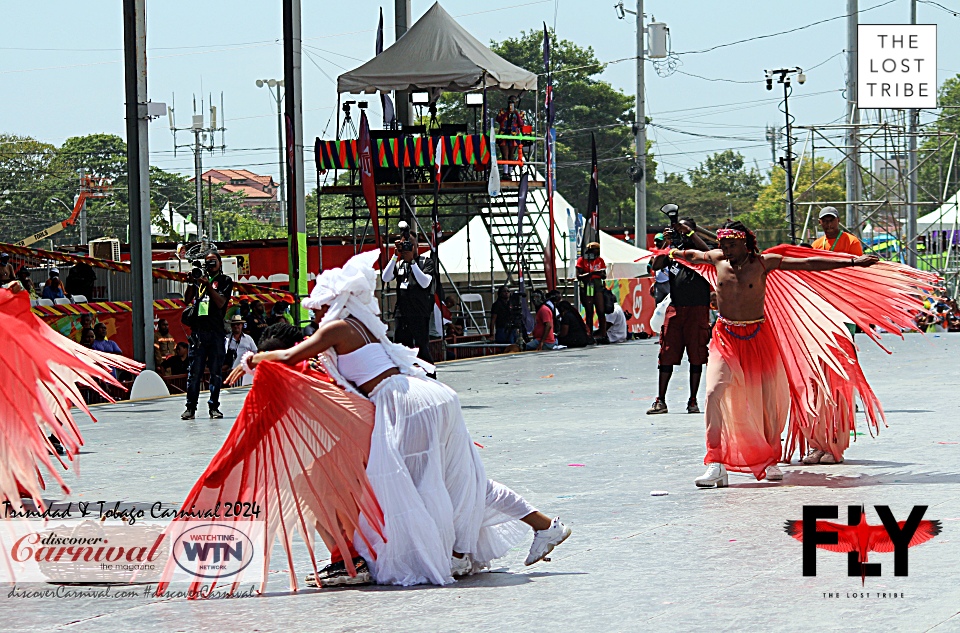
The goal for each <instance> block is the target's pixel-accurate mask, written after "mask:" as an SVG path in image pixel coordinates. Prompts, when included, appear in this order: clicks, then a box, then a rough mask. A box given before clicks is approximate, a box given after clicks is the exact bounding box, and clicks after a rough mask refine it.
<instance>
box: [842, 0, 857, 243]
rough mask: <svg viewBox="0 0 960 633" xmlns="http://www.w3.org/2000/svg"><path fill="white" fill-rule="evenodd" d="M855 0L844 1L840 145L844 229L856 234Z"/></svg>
mask: <svg viewBox="0 0 960 633" xmlns="http://www.w3.org/2000/svg"><path fill="white" fill-rule="evenodd" d="M858 10H859V9H858V2H857V0H847V82H846V84H847V85H846V95H847V116H846V120H847V132H846V138H845V142H844V145H845V146H846V148H845V149H846V152H847V159H846V165H845V167H846V180H847V213H846V216H847V217H846V219H845V220H846V221H845V225H846V228H847V230H848V231H852V232H855V233H859V224H860V218H859V215H860V214H859V213H858V212H857V204H856V203H857V201H859V200H860V187H859V183H860V148H859V147H858V137H859V134H858V131H857V124H858V123H859V122H860V111H859V109H858V108H857V24H858V23H859V17H858V14H857V11H858Z"/></svg>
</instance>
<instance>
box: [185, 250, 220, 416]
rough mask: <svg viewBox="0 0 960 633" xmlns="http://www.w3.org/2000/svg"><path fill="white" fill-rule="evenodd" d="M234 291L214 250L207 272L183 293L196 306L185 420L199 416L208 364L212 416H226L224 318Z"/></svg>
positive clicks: (206, 262) (207, 261)
mask: <svg viewBox="0 0 960 633" xmlns="http://www.w3.org/2000/svg"><path fill="white" fill-rule="evenodd" d="M232 294H233V280H232V279H230V278H229V277H227V276H226V275H224V274H223V272H222V264H221V261H220V254H219V253H217V252H216V251H210V252H209V253H207V255H206V256H205V257H204V262H203V274H201V275H200V276H199V277H195V278H193V280H192V281H191V282H190V285H189V286H188V287H187V291H186V292H185V293H184V295H183V300H184V302H185V303H187V304H191V305H192V307H193V310H194V315H193V319H192V320H191V322H190V323H188V324H187V325H189V326H190V330H191V334H190V356H189V362H190V367H189V370H188V371H187V408H186V410H185V411H184V412H183V414H182V415H181V416H180V419H182V420H192V419H193V418H194V416H195V415H196V412H197V401H198V400H199V399H200V380H201V378H203V369H204V367H207V369H209V371H210V400H209V401H208V403H207V404H208V405H209V406H210V417H211V418H222V417H223V414H222V413H220V385H221V383H222V382H223V359H224V356H225V355H226V337H227V335H226V331H225V330H224V320H225V317H226V313H227V306H228V305H229V303H230V296H231V295H232Z"/></svg>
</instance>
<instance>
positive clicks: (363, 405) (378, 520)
mask: <svg viewBox="0 0 960 633" xmlns="http://www.w3.org/2000/svg"><path fill="white" fill-rule="evenodd" d="M373 424H374V407H373V405H372V404H371V403H370V402H369V401H368V400H366V399H364V398H361V397H359V396H355V395H353V394H350V393H347V392H345V391H344V390H342V389H340V388H339V387H337V386H336V385H333V384H331V383H329V382H327V381H325V380H322V379H318V377H317V376H316V374H315V373H312V372H310V371H306V372H301V371H298V370H296V369H293V368H291V367H288V366H286V365H282V364H280V363H274V362H263V363H260V364H258V365H257V371H256V374H255V375H254V381H253V387H252V388H251V390H250V393H248V394H247V398H246V400H245V401H244V404H243V409H242V410H241V411H240V415H239V416H238V417H237V421H236V422H235V423H234V425H233V428H232V429H231V431H230V434H229V435H228V436H227V439H226V440H225V441H224V444H223V447H221V449H220V451H219V452H218V453H217V454H216V455H215V456H214V458H213V460H212V461H211V462H210V465H209V466H208V467H207V470H206V471H205V472H204V473H203V475H202V476H201V477H200V479H199V480H198V481H197V483H196V484H194V486H193V489H192V490H191V491H190V494H189V495H188V496H187V498H186V500H185V501H184V502H183V506H182V510H183V511H190V510H193V511H202V510H207V509H212V508H214V507H216V506H217V504H218V503H219V504H221V505H222V504H223V503H224V502H230V503H233V502H236V501H241V502H244V503H252V504H256V505H255V507H257V508H259V510H260V514H259V516H257V517H254V518H256V519H258V520H261V521H264V522H265V530H264V531H263V533H262V540H261V542H260V543H259V544H258V546H260V547H262V548H263V552H264V556H265V558H264V568H263V574H264V575H263V583H262V585H261V589H262V588H263V587H265V585H266V574H267V570H268V568H269V562H270V551H271V549H272V547H273V544H274V542H275V540H276V539H277V538H278V537H279V538H280V539H281V543H282V545H283V548H284V550H285V551H286V554H287V564H288V567H289V574H290V586H291V589H293V590H296V589H297V578H296V572H295V570H294V565H293V557H292V553H291V549H292V545H293V536H294V533H299V534H300V535H301V537H302V538H303V540H304V542H305V543H306V544H307V548H308V550H309V553H310V560H311V563H312V565H313V571H314V572H315V573H316V571H317V563H316V557H315V556H314V552H313V546H314V542H315V534H314V530H315V529H319V530H322V531H324V532H326V533H327V534H329V535H331V536H332V537H333V539H334V540H335V542H336V545H337V547H338V548H339V550H340V551H341V552H348V551H349V549H350V548H349V543H350V542H351V541H352V539H353V534H354V532H358V531H359V529H358V527H359V525H360V516H361V515H363V517H364V518H365V519H366V521H367V522H368V523H369V525H370V526H371V527H372V528H373V529H374V530H376V531H377V532H378V533H380V535H381V536H383V534H382V530H383V512H382V511H381V509H380V505H379V504H378V503H377V499H376V496H375V495H374V492H373V489H372V488H371V486H370V482H369V480H368V479H367V475H366V470H365V468H366V462H367V457H368V455H369V453H370V434H371V433H372V432H373ZM187 518H189V517H187ZM187 518H185V519H184V520H186V519H187ZM178 520H179V519H178ZM249 520H251V517H232V518H226V517H221V518H219V519H218V521H223V522H227V523H229V522H231V521H249ZM368 545H369V544H368ZM347 568H348V570H349V569H350V566H349V565H348V566H347ZM172 571H173V570H172V566H171V565H168V568H167V570H166V571H165V573H164V582H162V583H161V584H160V585H159V586H158V589H157V592H158V593H162V592H163V591H164V590H165V589H166V587H167V585H168V583H169V581H170V579H171V574H172ZM231 582H232V583H233V587H234V589H235V588H236V587H237V586H238V584H239V582H240V581H239V579H233V578H231ZM213 584H216V583H213ZM199 586H200V583H194V585H193V586H192V587H191V589H197V588H198V587H199Z"/></svg>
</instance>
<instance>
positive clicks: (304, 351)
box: [225, 321, 354, 385]
mask: <svg viewBox="0 0 960 633" xmlns="http://www.w3.org/2000/svg"><path fill="white" fill-rule="evenodd" d="M353 333H354V330H353V329H352V328H351V327H350V326H348V325H347V324H346V323H344V322H343V321H333V322H332V323H326V324H324V325H321V326H320V328H319V329H318V330H317V331H316V332H314V333H313V334H312V335H311V336H310V337H309V338H307V339H305V340H304V341H303V342H302V343H300V344H299V345H295V346H294V347H291V348H289V349H281V350H274V351H272V352H257V353H256V354H254V355H253V356H252V357H251V358H250V361H249V362H250V367H256V366H257V365H259V364H260V363H262V362H263V361H265V360H272V361H275V362H278V363H283V364H284V365H296V364H297V363H300V362H302V361H305V360H307V359H309V358H314V357H316V356H317V355H318V354H321V353H323V352H325V351H326V350H328V349H330V348H331V347H336V346H337V345H338V344H343V343H347V342H349V341H350V337H351V335H352V334H353ZM243 371H244V369H243V364H242V363H241V364H239V365H237V366H236V367H234V368H233V371H231V372H230V375H229V376H227V378H226V381H225V382H226V384H228V385H232V384H234V383H236V382H237V381H238V380H239V379H240V377H241V376H242V375H243Z"/></svg>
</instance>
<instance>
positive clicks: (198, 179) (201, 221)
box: [168, 93, 227, 244]
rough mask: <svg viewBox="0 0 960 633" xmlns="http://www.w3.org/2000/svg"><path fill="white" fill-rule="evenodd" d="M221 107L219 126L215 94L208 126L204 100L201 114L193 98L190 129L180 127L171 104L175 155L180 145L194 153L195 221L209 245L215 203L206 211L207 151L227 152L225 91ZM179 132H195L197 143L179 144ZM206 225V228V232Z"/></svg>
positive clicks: (198, 232) (170, 111) (195, 99)
mask: <svg viewBox="0 0 960 633" xmlns="http://www.w3.org/2000/svg"><path fill="white" fill-rule="evenodd" d="M220 110H221V125H220V127H217V106H215V105H213V101H212V97H211V102H210V127H207V126H206V123H205V122H204V118H203V102H202V101H201V103H200V114H197V113H196V111H197V98H196V96H194V98H193V111H194V114H193V118H192V119H191V125H190V127H188V128H179V127H177V126H176V122H175V120H174V113H173V108H172V107H171V108H170V109H169V110H168V116H169V117H170V131H171V132H172V133H173V155H174V156H176V155H177V149H178V148H185V147H186V148H190V150H191V151H192V152H193V171H194V174H193V185H194V189H195V191H194V194H195V196H196V215H195V216H194V218H193V221H194V223H195V224H196V225H197V241H198V242H200V243H201V244H207V243H210V242H212V241H213V205H212V204H208V205H207V206H208V207H209V208H208V209H207V212H206V213H204V211H203V150H207V151H208V152H212V151H213V150H215V149H220V150H221V151H223V150H224V149H226V147H227V146H226V142H225V141H224V132H226V129H227V128H226V127H224V126H223V124H222V121H223V115H222V110H223V94H222V93H221V94H220ZM177 132H190V133H191V134H193V144H191V145H178V144H177ZM217 132H220V145H216V140H215V138H216V133H217ZM204 227H206V234H204ZM183 239H184V240H186V239H187V231H186V226H184V235H183Z"/></svg>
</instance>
